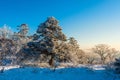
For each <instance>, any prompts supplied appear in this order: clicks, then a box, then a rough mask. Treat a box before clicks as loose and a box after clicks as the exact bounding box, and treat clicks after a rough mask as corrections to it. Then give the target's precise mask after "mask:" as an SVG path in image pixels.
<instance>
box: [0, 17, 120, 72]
mask: <svg viewBox="0 0 120 80" xmlns="http://www.w3.org/2000/svg"><path fill="white" fill-rule="evenodd" d="M16 29H17V30H18V32H12V31H11V29H10V28H9V26H7V25H4V26H3V27H1V28H0V65H1V66H6V65H20V66H22V67H24V66H34V67H48V68H56V67H59V66H64V67H77V66H78V65H79V64H83V65H98V64H99V65H108V67H111V66H116V67H115V69H116V71H117V72H118V73H120V71H119V70H118V69H119V66H120V60H119V56H120V52H119V51H118V50H116V49H115V48H111V47H110V46H109V45H107V44H97V45H95V46H94V47H93V48H91V49H89V51H84V50H82V49H81V48H80V44H78V41H77V40H76V39H75V38H74V37H73V36H72V37H67V36H66V35H65V34H64V33H63V32H62V29H61V26H59V21H58V20H57V19H56V18H54V17H48V18H47V19H46V21H45V22H43V23H40V24H39V26H38V28H37V30H36V33H33V34H32V35H28V33H29V26H28V24H21V25H19V26H17V27H16Z"/></svg>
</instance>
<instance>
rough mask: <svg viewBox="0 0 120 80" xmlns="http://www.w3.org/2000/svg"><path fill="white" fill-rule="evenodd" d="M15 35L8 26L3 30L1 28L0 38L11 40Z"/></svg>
mask: <svg viewBox="0 0 120 80" xmlns="http://www.w3.org/2000/svg"><path fill="white" fill-rule="evenodd" d="M12 35H13V32H12V31H11V29H10V27H9V26H7V25H4V26H3V27H2V28H0V38H9V39H10V38H11V37H12Z"/></svg>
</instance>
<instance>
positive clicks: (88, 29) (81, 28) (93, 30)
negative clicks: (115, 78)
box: [0, 0, 120, 50]
mask: <svg viewBox="0 0 120 80" xmlns="http://www.w3.org/2000/svg"><path fill="white" fill-rule="evenodd" d="M48 16H54V17H56V18H57V19H58V20H59V21H60V25H61V26H62V28H63V32H64V33H65V34H66V35H67V36H68V37H70V36H73V37H75V38H76V39H77V40H78V42H79V43H80V46H81V48H83V49H87V48H91V47H93V46H94V45H96V44H101V43H104V44H109V45H111V46H112V47H115V48H117V49H119V50H120V0H0V26H3V25H4V24H7V25H9V26H10V27H11V28H12V29H13V31H15V30H16V26H17V25H20V24H22V23H27V24H28V25H29V27H30V33H31V34H32V33H34V32H35V31H36V29H37V26H38V25H39V24H40V23H42V22H44V21H45V20H46V18H47V17H48Z"/></svg>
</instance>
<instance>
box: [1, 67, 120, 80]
mask: <svg viewBox="0 0 120 80" xmlns="http://www.w3.org/2000/svg"><path fill="white" fill-rule="evenodd" d="M97 68H99V67H98V66H97ZM115 77H116V76H115V75H113V74H111V73H109V72H107V71H105V70H103V69H101V70H100V69H97V70H93V69H88V68H83V67H80V68H59V69H56V70H55V71H54V70H51V69H48V68H32V67H28V68H13V69H9V70H5V71H4V72H3V73H0V80H120V79H116V78H115Z"/></svg>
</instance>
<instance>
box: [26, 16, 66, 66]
mask: <svg viewBox="0 0 120 80" xmlns="http://www.w3.org/2000/svg"><path fill="white" fill-rule="evenodd" d="M34 38H35V39H33V41H32V42H29V43H28V49H29V50H28V51H29V52H30V53H31V55H34V56H36V55H37V56H39V55H42V54H45V55H46V56H50V57H51V58H50V59H49V58H48V59H49V60H48V61H49V64H50V65H52V66H54V61H55V59H56V54H58V53H59V52H58V51H59V50H58V46H59V45H60V44H61V43H62V42H64V41H66V36H65V35H64V34H63V33H62V29H61V27H60V26H59V24H58V21H57V20H56V19H55V18H54V17H48V19H47V20H46V21H45V22H44V23H42V24H40V25H39V26H38V29H37V31H36V34H35V35H34Z"/></svg>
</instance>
